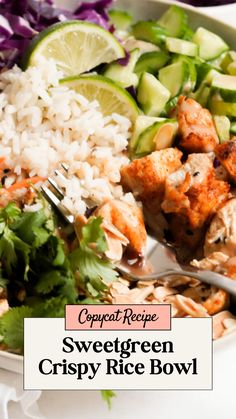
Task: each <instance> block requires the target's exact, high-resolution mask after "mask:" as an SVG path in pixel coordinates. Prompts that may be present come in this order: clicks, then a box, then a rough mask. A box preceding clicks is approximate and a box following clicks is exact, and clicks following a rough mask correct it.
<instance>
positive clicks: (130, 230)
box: [95, 199, 147, 256]
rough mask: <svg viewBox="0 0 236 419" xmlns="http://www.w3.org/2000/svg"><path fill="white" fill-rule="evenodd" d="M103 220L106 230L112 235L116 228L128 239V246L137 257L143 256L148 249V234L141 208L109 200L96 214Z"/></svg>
mask: <svg viewBox="0 0 236 419" xmlns="http://www.w3.org/2000/svg"><path fill="white" fill-rule="evenodd" d="M95 215H96V216H101V217H102V218H103V220H104V221H103V224H104V227H105V229H106V230H109V231H110V232H111V233H113V231H112V230H111V229H110V227H109V226H110V225H112V226H114V227H115V228H116V229H117V230H119V231H120V233H121V234H122V235H123V236H124V237H126V238H127V239H128V246H129V247H130V248H131V250H133V251H134V252H135V253H136V254H137V255H140V256H143V255H144V252H145V248H146V241H147V233H146V229H145V225H144V221H143V214H142V210H141V208H139V207H138V206H136V205H130V204H128V203H126V202H124V201H119V200H117V199H114V200H109V201H107V202H105V203H104V204H103V205H102V206H100V207H99V208H98V209H97V210H96V213H95Z"/></svg>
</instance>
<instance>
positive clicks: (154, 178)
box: [0, 0, 236, 372]
mask: <svg viewBox="0 0 236 419" xmlns="http://www.w3.org/2000/svg"><path fill="white" fill-rule="evenodd" d="M10 3H11V2H9V5H8V6H7V7H8V10H7V13H8V14H6V10H5V9H4V8H5V6H4V5H2V6H1V7H0V13H1V14H2V16H3V19H5V21H4V25H3V26H1V27H0V33H1V35H2V37H3V41H2V43H1V44H0V49H1V51H2V52H1V57H0V58H1V68H2V71H1V74H0V89H1V93H0V176H1V179H0V180H1V189H0V261H1V270H0V336H1V341H0V349H1V351H0V367H1V368H6V369H9V370H13V371H17V372H21V371H22V365H23V361H22V359H23V358H22V355H21V354H22V353H23V318H24V317H63V315H64V305H65V304H79V303H89V304H93V303H117V304H118V303H121V304H132V303H136V304H138V303H140V304H142V303H150V304H153V303H155V304H158V303H170V304H171V305H172V314H173V316H176V317H184V316H192V317H208V316H213V324H214V337H215V339H218V338H220V339H219V342H221V345H223V344H225V345H226V344H227V343H229V342H232V337H233V331H235V330H236V319H235V316H234V314H233V313H234V310H235V307H233V306H232V303H231V301H230V296H229V295H228V294H227V293H226V292H225V291H223V290H219V289H216V288H214V287H210V286H207V285H205V284H202V283H200V282H199V281H197V280H193V279H190V278H186V277H174V278H173V279H172V282H171V283H169V284H168V285H167V284H165V283H163V281H162V282H158V281H151V282H150V283H142V282H141V281H140V282H138V283H137V284H136V285H135V286H133V285H132V286H131V284H130V283H129V281H127V279H125V278H121V277H120V276H119V274H118V272H117V271H116V270H115V267H114V263H115V262H116V261H118V260H120V259H121V258H122V257H127V259H130V258H132V259H138V260H139V261H143V259H144V255H145V246H146V226H147V225H149V226H151V228H152V229H154V230H156V231H157V232H158V233H159V234H162V235H164V237H165V238H166V240H168V241H171V242H172V243H173V244H174V245H175V247H176V249H177V252H178V254H179V256H180V257H181V258H186V259H188V261H189V262H191V263H192V264H193V265H195V266H197V267H198V268H199V269H207V270H213V271H217V272H220V273H223V274H225V275H227V276H228V277H230V278H232V280H234V279H236V262H235V256H236V222H235V215H234V214H235V211H236V197H235V188H234V184H235V181H236V172H235V163H236V137H234V135H236V81H235V80H236V52H235V51H234V39H235V34H236V32H235V29H233V28H231V27H230V26H228V25H225V24H223V23H221V22H218V21H217V20H215V19H212V18H210V17H206V16H205V15H204V14H202V13H200V12H198V11H197V10H195V9H193V8H191V7H188V6H184V5H183V6H182V5H181V7H179V6H177V5H173V3H170V4H169V3H168V2H167V1H163V2H161V1H148V0H147V1H142V2H141V1H140V2H139V1H136V0H126V1H117V3H116V4H115V5H110V3H111V2H110V1H109V0H101V1H98V2H96V4H95V5H94V6H93V8H91V7H89V6H86V5H84V4H83V5H82V6H79V7H77V9H76V10H75V9H73V13H72V12H68V11H62V10H60V11H57V13H58V14H57V13H54V14H53V17H52V16H51V17H50V16H48V14H47V15H46V14H45V15H44V9H43V8H42V9H41V11H40V13H41V14H40V13H36V12H37V10H30V12H31V14H32V16H34V18H33V19H32V21H29V22H22V21H20V20H14V19H13V17H11V18H10V17H9V16H11V12H12V11H11V6H10ZM26 3H27V2H26ZM74 3H76V2H74ZM27 4H28V3H27ZM109 5H110V9H112V11H109V8H108V6H109ZM170 5H171V7H170ZM71 6H73V5H72V4H71ZM27 7H32V6H27ZM48 7H49V6H48ZM169 7H170V8H169ZM118 9H120V10H121V11H119V10H118ZM124 10H125V12H124ZM54 12H55V11H54ZM56 14H57V17H55V15H56ZM36 16H37V17H36ZM58 16H60V19H61V20H62V22H61V23H58V20H59V18H58ZM61 16H63V17H61ZM7 19H8V20H7ZM68 21H69V22H68ZM70 21H72V22H70ZM51 25H55V26H53V27H51ZM31 39H33V41H31ZM30 41H31V42H30ZM14 63H16V64H15V65H14V66H13V64H14ZM61 163H64V164H66V165H67V167H68V173H67V175H66V178H65V177H61V176H58V175H55V170H56V169H59V168H60V167H61ZM49 176H50V177H54V180H56V182H57V183H58V184H59V186H60V188H61V190H62V191H63V197H62V196H61V197H60V199H62V205H63V206H64V207H65V208H67V210H68V212H69V213H71V214H72V215H73V216H74V217H75V225H74V227H75V228H74V227H73V226H71V225H67V224H65V223H64V222H62V220H61V219H60V217H59V215H58V213H57V212H55V209H53V208H51V207H50V205H49V203H48V202H47V201H46V200H45V198H44V196H43V194H42V192H41V187H42V185H46V186H49V185H48V181H47V178H48V177H49ZM227 335H228V336H227ZM219 346H220V345H219Z"/></svg>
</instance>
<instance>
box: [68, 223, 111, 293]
mask: <svg viewBox="0 0 236 419" xmlns="http://www.w3.org/2000/svg"><path fill="white" fill-rule="evenodd" d="M101 224H102V218H101V217H98V218H96V217H93V218H91V220H89V222H88V223H87V224H86V225H85V226H84V227H83V228H82V238H81V240H80V245H79V248H78V249H76V250H74V251H73V252H72V253H71V254H70V256H69V260H70V263H71V268H72V271H73V272H76V271H78V272H79V276H80V278H81V281H82V282H84V284H85V285H86V287H87V290H88V291H89V293H90V294H91V296H92V297H99V296H100V293H102V292H104V291H105V290H106V289H107V284H109V283H110V282H112V281H114V280H115V279H116V278H117V276H118V274H117V272H116V271H115V269H114V267H113V265H112V264H111V263H110V262H109V261H108V260H105V259H103V258H102V256H101V255H99V254H98V253H102V252H104V251H105V250H106V249H107V243H106V237H105V234H104V231H103V229H102V227H101ZM91 244H93V245H94V244H96V250H94V246H93V247H91Z"/></svg>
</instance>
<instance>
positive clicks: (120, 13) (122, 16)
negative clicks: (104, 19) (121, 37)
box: [108, 9, 132, 30]
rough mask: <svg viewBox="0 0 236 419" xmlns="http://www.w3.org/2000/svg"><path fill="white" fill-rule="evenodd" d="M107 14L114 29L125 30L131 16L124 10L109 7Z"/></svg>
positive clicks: (129, 23)
mask: <svg viewBox="0 0 236 419" xmlns="http://www.w3.org/2000/svg"><path fill="white" fill-rule="evenodd" d="M108 16H109V19H110V22H111V23H112V24H113V25H114V26H115V28H116V29H121V30H126V29H128V28H129V26H130V25H131V23H132V16H130V14H129V13H128V12H126V11H125V10H116V9H110V10H108Z"/></svg>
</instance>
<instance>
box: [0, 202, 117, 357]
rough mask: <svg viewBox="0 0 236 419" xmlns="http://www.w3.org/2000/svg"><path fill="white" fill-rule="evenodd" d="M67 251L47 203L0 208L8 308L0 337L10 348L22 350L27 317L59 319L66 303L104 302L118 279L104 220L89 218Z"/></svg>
mask: <svg viewBox="0 0 236 419" xmlns="http://www.w3.org/2000/svg"><path fill="white" fill-rule="evenodd" d="M42 202H43V203H44V201H42ZM66 249H67V247H66V246H65V242H64V240H62V239H61V238H60V237H58V235H57V234H56V225H55V221H54V218H53V216H52V212H51V211H49V209H48V206H47V205H46V204H45V203H44V204H43V207H42V208H41V209H40V210H39V211H37V212H24V211H22V210H21V209H20V208H18V207H17V205H16V204H15V203H10V204H8V205H7V206H6V207H5V208H3V209H1V210H0V262H1V266H0V286H1V287H3V288H6V291H7V296H8V301H9V305H10V307H11V309H10V310H9V311H8V312H7V313H5V314H4V315H3V316H2V317H0V335H1V336H2V337H3V338H2V339H3V342H4V343H5V344H6V345H8V346H9V347H10V348H11V349H17V350H18V349H21V350H22V349H23V322H24V318H25V317H63V316H64V306H65V304H79V303H80V302H82V303H87V304H93V303H98V302H101V303H102V301H103V297H104V292H106V291H107V285H108V284H109V283H110V282H111V281H113V280H115V279H116V278H117V275H118V274H117V272H116V271H115V269H114V266H113V265H112V264H111V263H110V262H109V261H108V260H106V259H105V258H104V252H105V251H106V249H107V242H106V237H105V234H104V231H103V229H102V218H100V217H98V218H96V217H92V218H91V219H90V220H89V221H88V223H87V224H86V225H85V226H84V227H83V228H82V232H81V240H80V243H79V245H78V247H77V249H75V250H74V251H73V252H72V253H70V254H68V250H66ZM78 276H79V288H81V289H83V290H84V294H83V296H80V295H79V292H78V288H77V285H78ZM81 297H82V298H81Z"/></svg>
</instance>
